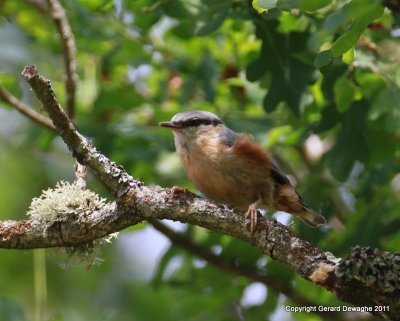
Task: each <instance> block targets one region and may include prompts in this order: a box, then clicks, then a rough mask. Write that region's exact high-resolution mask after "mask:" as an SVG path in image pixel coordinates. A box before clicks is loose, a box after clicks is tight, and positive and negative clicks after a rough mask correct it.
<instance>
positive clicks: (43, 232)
mask: <svg viewBox="0 0 400 321" xmlns="http://www.w3.org/2000/svg"><path fill="white" fill-rule="evenodd" d="M22 75H23V76H24V77H25V79H26V80H27V81H28V82H29V84H30V85H31V87H32V89H33V90H34V92H35V93H36V95H37V96H38V98H39V99H40V100H41V101H42V103H43V108H44V109H45V110H46V111H47V112H48V113H49V116H50V118H51V119H52V120H53V123H54V125H55V126H56V127H57V130H58V132H59V133H60V135H61V137H62V138H63V139H64V141H65V143H66V144H67V145H68V147H69V149H70V150H71V151H72V154H73V156H74V157H75V158H76V159H77V160H78V161H79V162H80V163H81V164H83V165H86V166H88V167H89V168H91V169H92V170H93V172H94V173H95V175H96V176H97V177H98V178H99V179H100V180H101V181H102V182H103V183H104V184H105V185H106V186H107V187H108V188H109V189H110V191H111V192H112V193H113V194H114V195H115V196H116V197H117V201H116V202H112V203H109V204H107V205H106V206H104V207H103V208H101V209H99V210H96V211H93V212H92V213H89V214H85V215H84V216H83V217H81V218H80V219H79V220H74V219H73V218H72V221H69V220H68V221H63V222H60V221H56V222H53V223H52V224H50V225H49V224H44V223H40V222H37V221H19V222H14V221H5V222H1V223H0V248H34V247H55V246H71V245H79V244H82V243H85V242H90V241H93V240H95V239H97V238H100V237H103V236H105V235H108V234H110V233H113V232H116V231H119V230H121V229H124V228H126V227H127V226H130V225H135V224H138V223H139V222H141V221H143V220H147V221H149V220H154V219H171V220H176V221H180V222H183V223H190V224H194V225H198V226H201V227H204V228H207V229H209V230H211V231H215V232H222V233H225V234H228V235H230V236H233V237H236V238H238V239H241V240H243V241H245V242H248V243H249V244H252V245H254V246H256V247H257V248H259V249H260V250H261V251H262V252H263V253H265V254H266V255H268V256H270V257H271V258H272V259H274V260H277V261H279V262H282V263H284V264H287V265H288V266H290V267H291V268H292V269H293V270H294V271H296V272H297V273H298V274H299V275H300V276H302V277H303V278H305V279H307V280H309V281H311V282H314V283H315V284H318V285H320V286H323V287H325V288H326V289H328V290H329V291H332V292H333V293H335V294H336V295H337V297H338V298H339V299H342V300H344V301H347V302H350V303H353V304H355V305H357V306H361V307H371V309H372V310H371V312H372V313H374V314H376V315H379V316H381V317H384V318H386V319H390V320H400V303H399V302H400V293H399V292H400V291H399V288H400V284H399V282H400V281H399V280H400V254H392V253H388V252H374V251H370V250H368V249H355V250H353V252H352V253H351V254H350V255H349V257H348V258H346V259H343V260H341V261H340V263H338V264H337V263H335V262H333V261H331V260H329V259H328V258H327V256H326V255H325V253H324V252H323V251H321V250H320V249H318V248H316V247H314V246H313V245H311V244H310V243H308V242H306V241H304V240H302V239H301V238H299V237H297V236H296V235H295V234H294V233H293V232H292V231H291V230H290V229H289V228H288V227H286V226H284V225H282V224H280V223H278V222H276V221H274V220H272V219H266V218H262V217H260V218H259V223H258V225H257V230H256V231H255V232H254V233H253V234H251V233H250V232H249V231H248V230H247V229H246V228H245V223H246V220H245V218H244V215H243V213H237V212H236V211H232V210H230V209H227V208H225V207H224V206H222V205H218V204H215V203H213V202H211V201H207V200H205V199H203V198H200V197H198V196H196V195H194V194H192V193H181V194H174V193H172V192H171V190H170V189H164V188H160V187H148V186H144V185H143V184H142V183H141V182H138V181H135V180H133V178H132V177H130V176H129V175H128V174H127V173H126V172H125V170H124V169H123V168H122V167H121V166H117V165H116V164H115V163H114V162H111V161H110V160H109V159H108V158H106V157H105V156H104V155H102V154H101V153H100V152H98V151H97V150H96V149H95V147H94V146H93V145H92V144H91V143H90V142H89V141H88V140H87V139H86V138H84V137H83V136H82V135H81V134H80V133H79V132H78V131H77V130H76V128H75V127H74V126H73V124H72V123H71V122H70V121H69V119H68V117H67V116H66V114H65V112H64V111H63V109H62V108H61V106H60V105H59V103H58V102H57V100H56V99H55V96H54V92H53V89H52V87H51V84H50V82H49V81H48V80H47V79H45V78H44V77H43V76H41V75H39V74H38V72H37V70H36V67H35V66H26V67H25V69H24V71H23V72H22ZM376 306H378V308H379V310H374V309H375V307H376Z"/></svg>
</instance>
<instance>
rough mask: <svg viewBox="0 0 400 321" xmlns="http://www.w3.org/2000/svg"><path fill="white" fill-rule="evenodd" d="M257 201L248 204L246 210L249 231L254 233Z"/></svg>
mask: <svg viewBox="0 0 400 321" xmlns="http://www.w3.org/2000/svg"><path fill="white" fill-rule="evenodd" d="M257 205H258V204H257V202H256V203H253V204H251V205H250V206H249V209H248V210H247V212H246V216H245V218H246V219H250V232H251V233H254V231H255V230H256V228H257Z"/></svg>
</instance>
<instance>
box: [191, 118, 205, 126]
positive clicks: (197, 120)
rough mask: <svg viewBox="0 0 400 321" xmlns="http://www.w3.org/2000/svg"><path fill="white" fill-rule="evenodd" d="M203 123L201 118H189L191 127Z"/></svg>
mask: <svg viewBox="0 0 400 321" xmlns="http://www.w3.org/2000/svg"><path fill="white" fill-rule="evenodd" d="M201 123H202V120H201V119H200V118H197V117H195V118H192V119H191V120H189V122H188V125H189V126H190V127H192V126H193V127H194V126H199V125H201Z"/></svg>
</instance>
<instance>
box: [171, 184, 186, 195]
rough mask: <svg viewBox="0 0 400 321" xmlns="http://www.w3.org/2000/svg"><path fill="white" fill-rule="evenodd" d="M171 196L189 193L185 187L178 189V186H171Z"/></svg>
mask: <svg viewBox="0 0 400 321" xmlns="http://www.w3.org/2000/svg"><path fill="white" fill-rule="evenodd" d="M170 193H171V194H187V193H190V191H189V190H188V189H187V188H186V187H179V186H173V187H172V188H171V189H170Z"/></svg>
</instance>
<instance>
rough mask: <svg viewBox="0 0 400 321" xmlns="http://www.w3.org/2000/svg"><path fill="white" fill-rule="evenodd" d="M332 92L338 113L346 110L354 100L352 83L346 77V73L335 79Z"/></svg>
mask: <svg viewBox="0 0 400 321" xmlns="http://www.w3.org/2000/svg"><path fill="white" fill-rule="evenodd" d="M333 92H334V94H335V103H336V108H337V110H338V111H339V112H340V113H342V112H344V111H346V110H347V109H348V108H349V107H350V105H351V104H352V103H353V100H354V95H355V89H354V84H353V83H352V82H351V81H350V80H349V79H348V78H347V76H346V75H345V76H342V77H340V78H339V79H338V80H336V82H335V86H334V88H333Z"/></svg>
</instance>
